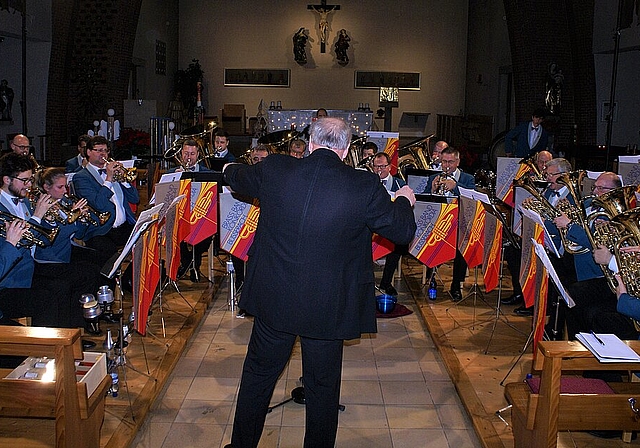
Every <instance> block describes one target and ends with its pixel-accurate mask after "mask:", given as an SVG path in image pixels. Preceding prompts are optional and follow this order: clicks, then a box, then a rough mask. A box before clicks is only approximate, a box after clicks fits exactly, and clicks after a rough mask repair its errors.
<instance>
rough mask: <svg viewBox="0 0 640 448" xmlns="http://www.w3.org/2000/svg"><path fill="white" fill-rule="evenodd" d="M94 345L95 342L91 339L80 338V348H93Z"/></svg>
mask: <svg viewBox="0 0 640 448" xmlns="http://www.w3.org/2000/svg"><path fill="white" fill-rule="evenodd" d="M95 346H96V343H95V342H93V341H89V340H87V339H83V340H82V349H83V350H89V349H90V348H93V347H95Z"/></svg>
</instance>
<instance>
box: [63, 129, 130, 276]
mask: <svg viewBox="0 0 640 448" xmlns="http://www.w3.org/2000/svg"><path fill="white" fill-rule="evenodd" d="M108 158H109V146H108V141H107V139H106V138H104V137H102V136H100V135H97V136H94V137H92V138H91V140H89V143H87V160H88V162H89V163H87V166H85V167H84V168H83V169H81V170H80V171H78V172H77V173H75V175H74V176H73V180H72V184H73V188H74V192H75V195H76V196H78V197H80V198H85V199H86V200H87V203H88V204H89V206H91V207H92V208H93V209H94V210H96V212H98V213H102V212H109V213H110V214H111V216H110V218H109V220H108V221H107V222H106V223H105V225H106V226H110V227H107V228H110V230H109V231H108V232H107V233H105V234H104V235H98V236H94V237H93V238H91V239H89V240H88V241H87V246H88V247H90V248H92V249H95V250H96V263H98V264H101V265H104V263H106V262H107V260H109V258H111V256H113V254H115V253H116V251H117V250H118V247H119V246H124V244H125V243H126V242H127V239H128V238H129V235H130V234H131V231H132V230H133V225H134V224H135V222H136V217H135V215H134V213H133V210H132V209H131V206H130V205H129V204H137V203H138V202H140V196H139V195H138V190H137V189H136V188H135V187H134V186H133V185H131V184H130V183H129V182H125V181H122V180H121V179H118V180H120V181H117V180H116V177H115V174H116V172H118V171H120V172H122V170H124V167H123V166H122V164H121V163H120V162H116V161H108Z"/></svg>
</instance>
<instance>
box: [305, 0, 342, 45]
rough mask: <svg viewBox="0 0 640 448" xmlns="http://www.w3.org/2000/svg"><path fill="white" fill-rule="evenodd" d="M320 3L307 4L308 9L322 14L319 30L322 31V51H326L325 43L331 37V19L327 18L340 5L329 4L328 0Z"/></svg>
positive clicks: (322, 0)
mask: <svg viewBox="0 0 640 448" xmlns="http://www.w3.org/2000/svg"><path fill="white" fill-rule="evenodd" d="M320 3H321V4H320V5H307V9H311V10H312V11H314V12H317V13H318V15H319V16H320V23H319V24H318V30H319V32H320V53H324V52H325V44H326V43H327V38H328V37H329V21H328V20H327V18H328V17H329V13H332V12H333V11H338V10H339V9H340V5H327V0H321V2H320Z"/></svg>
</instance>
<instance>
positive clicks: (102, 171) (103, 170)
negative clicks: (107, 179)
mask: <svg viewBox="0 0 640 448" xmlns="http://www.w3.org/2000/svg"><path fill="white" fill-rule="evenodd" d="M98 173H99V174H100V175H101V176H102V175H103V174H107V170H105V169H104V168H100V169H99V170H98Z"/></svg>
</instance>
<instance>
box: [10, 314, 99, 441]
mask: <svg viewBox="0 0 640 448" xmlns="http://www.w3.org/2000/svg"><path fill="white" fill-rule="evenodd" d="M0 354H2V355H15V356H38V357H40V356H46V357H49V358H55V365H56V381H55V382H43V381H28V380H15V379H6V378H5V376H6V373H7V372H4V374H2V378H1V379H0V416H11V417H37V418H46V419H55V446H56V447H59V448H63V447H68V448H71V447H90V448H93V447H95V448H99V446H100V428H101V426H102V421H103V418H104V401H105V395H106V392H107V390H108V389H109V385H110V384H111V377H110V376H109V375H107V376H105V377H104V379H103V380H102V381H101V382H100V385H99V386H98V387H97V388H96V390H95V391H94V393H93V394H92V395H91V397H87V385H86V384H85V383H81V382H77V381H76V374H75V364H74V363H75V360H76V359H82V358H83V353H82V343H81V340H80V330H78V329H57V328H38V327H4V326H0Z"/></svg>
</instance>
